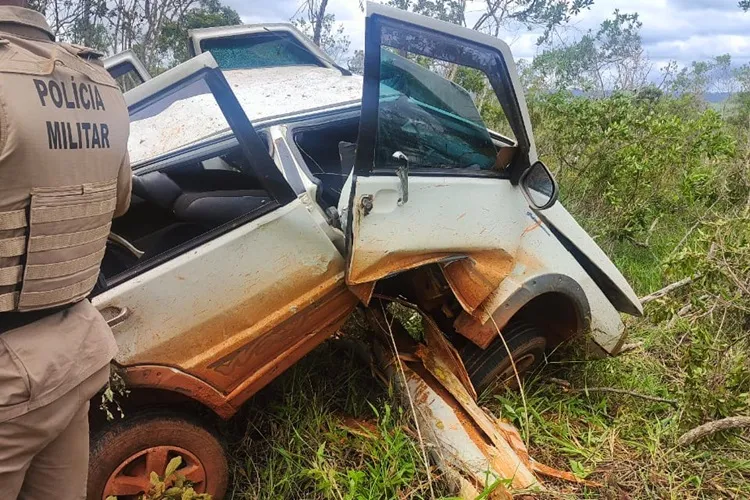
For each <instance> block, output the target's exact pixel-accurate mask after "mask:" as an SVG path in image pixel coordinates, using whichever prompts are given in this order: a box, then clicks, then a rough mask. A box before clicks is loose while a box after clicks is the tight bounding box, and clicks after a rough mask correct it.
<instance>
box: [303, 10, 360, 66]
mask: <svg viewBox="0 0 750 500" xmlns="http://www.w3.org/2000/svg"><path fill="white" fill-rule="evenodd" d="M327 7H328V0H305V1H304V2H303V4H302V6H301V7H300V8H299V9H298V11H297V12H298V13H300V12H302V15H300V16H298V17H294V16H293V17H294V19H293V20H292V23H293V24H294V25H295V26H297V28H299V29H300V30H301V31H302V32H303V33H304V34H306V35H307V36H308V37H310V39H311V40H312V41H313V43H315V44H316V45H317V46H318V47H320V48H321V49H323V51H324V52H325V53H326V54H328V55H329V56H330V57H331V58H333V59H334V60H339V59H341V58H342V57H343V56H344V55H346V53H347V52H348V51H349V46H350V45H351V40H350V38H349V36H348V35H347V34H346V33H344V25H343V24H341V23H337V22H336V15H335V14H332V13H329V12H326V9H327Z"/></svg>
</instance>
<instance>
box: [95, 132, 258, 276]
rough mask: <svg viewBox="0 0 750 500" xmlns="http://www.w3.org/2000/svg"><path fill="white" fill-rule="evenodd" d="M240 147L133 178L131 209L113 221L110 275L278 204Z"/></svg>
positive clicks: (105, 268) (105, 269) (106, 268)
mask: <svg viewBox="0 0 750 500" xmlns="http://www.w3.org/2000/svg"><path fill="white" fill-rule="evenodd" d="M250 171H251V170H250V167H249V165H247V160H246V159H245V156H244V155H243V154H242V152H241V151H240V150H239V148H238V147H235V148H232V149H230V150H228V151H225V152H223V153H221V154H220V155H218V156H214V157H210V158H208V159H195V160H190V161H187V162H185V163H179V164H177V165H173V166H170V167H166V168H164V169H161V170H157V171H152V172H148V173H144V174H142V175H136V176H134V177H133V190H132V199H131V204H130V209H129V210H128V212H127V213H126V214H125V215H124V216H122V217H119V218H117V219H115V220H114V221H113V223H112V235H113V236H111V237H110V239H109V242H108V245H107V252H106V254H105V256H104V260H103V262H102V273H103V274H104V277H105V278H107V280H109V279H111V278H112V277H114V276H118V275H121V274H122V273H124V272H126V271H128V270H129V269H131V268H133V267H135V266H136V265H139V264H141V263H144V262H146V261H149V260H151V259H153V258H154V257H156V256H159V255H163V254H165V253H166V252H168V251H170V250H172V249H175V248H176V247H178V246H180V245H182V244H184V243H187V242H188V241H190V240H193V239H195V238H198V237H199V236H201V235H203V234H205V233H207V232H209V231H211V230H213V229H216V228H218V227H220V226H223V225H225V224H227V223H229V222H231V221H233V220H235V219H237V218H239V217H242V216H245V215H247V214H250V213H252V212H254V211H256V210H258V209H261V208H262V207H264V206H267V205H268V204H270V203H272V201H273V198H272V197H271V195H270V194H269V193H268V192H267V191H265V190H264V189H263V187H262V185H261V183H260V181H259V180H258V179H257V178H255V177H254V176H252V175H250V174H249V173H248V172H250Z"/></svg>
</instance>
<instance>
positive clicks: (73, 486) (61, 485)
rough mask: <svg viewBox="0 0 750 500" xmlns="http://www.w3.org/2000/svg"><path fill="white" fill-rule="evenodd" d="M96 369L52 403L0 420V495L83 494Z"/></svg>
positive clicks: (98, 383) (101, 379)
mask: <svg viewBox="0 0 750 500" xmlns="http://www.w3.org/2000/svg"><path fill="white" fill-rule="evenodd" d="M108 373H109V367H107V368H106V373H103V372H99V373H97V374H96V375H94V376H92V377H91V378H89V379H87V380H86V381H84V382H83V383H82V384H80V385H79V386H78V387H76V388H75V389H73V390H71V391H70V392H68V393H67V394H65V395H64V396H62V397H60V398H59V399H57V400H55V401H53V402H52V403H50V404H48V405H46V406H43V407H41V408H37V409H36V410H33V411H31V412H29V413H26V414H25V415H21V416H20V417H17V418H14V419H11V420H8V421H6V422H3V423H0V498H3V499H5V498H8V499H14V498H16V497H17V498H18V499H19V500H37V499H39V500H42V499H44V500H48V499H51V498H54V499H59V500H79V499H85V498H86V476H87V473H88V457H89V424H88V409H89V399H90V398H91V397H92V396H93V395H94V394H95V393H96V392H97V391H98V390H99V389H100V388H101V387H102V385H103V384H104V383H106V375H107V374H108Z"/></svg>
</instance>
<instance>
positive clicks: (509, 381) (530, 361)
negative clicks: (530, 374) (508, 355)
mask: <svg viewBox="0 0 750 500" xmlns="http://www.w3.org/2000/svg"><path fill="white" fill-rule="evenodd" d="M513 361H515V363H516V370H518V376H519V377H521V378H523V374H524V373H525V372H526V370H528V369H529V368H531V367H532V366H534V362H535V361H536V356H535V355H534V353H531V352H530V353H528V354H524V355H523V356H521V357H519V358H518V359H515V358H514V359H513ZM516 370H514V369H513V363H511V362H510V360H509V361H508V367H507V368H505V369H504V370H503V371H502V372H500V375H498V377H497V381H498V383H499V385H500V386H505V387H510V388H516V387H518V380H516Z"/></svg>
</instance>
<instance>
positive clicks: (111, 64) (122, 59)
mask: <svg viewBox="0 0 750 500" xmlns="http://www.w3.org/2000/svg"><path fill="white" fill-rule="evenodd" d="M104 67H105V68H106V69H107V71H109V74H110V75H112V78H114V79H115V80H117V84H118V85H119V86H120V90H122V91H123V92H127V91H128V90H132V89H134V88H136V87H137V86H138V85H140V84H142V83H144V82H147V81H148V80H150V79H151V75H150V74H149V72H148V70H147V69H146V66H144V65H143V63H142V62H141V60H140V59H138V56H136V55H135V52H133V51H132V50H125V51H123V52H120V53H119V54H115V55H113V56H111V57H108V58H106V59H105V60H104Z"/></svg>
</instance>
